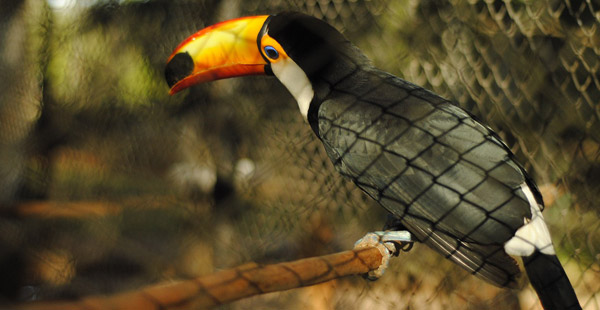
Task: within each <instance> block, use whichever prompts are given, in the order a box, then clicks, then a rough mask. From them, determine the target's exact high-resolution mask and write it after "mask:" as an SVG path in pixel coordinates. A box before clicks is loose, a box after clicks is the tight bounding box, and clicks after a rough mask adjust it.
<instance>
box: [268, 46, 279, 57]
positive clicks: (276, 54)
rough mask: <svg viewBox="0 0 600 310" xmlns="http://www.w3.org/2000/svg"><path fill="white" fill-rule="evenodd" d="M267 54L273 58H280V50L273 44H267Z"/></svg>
mask: <svg viewBox="0 0 600 310" xmlns="http://www.w3.org/2000/svg"><path fill="white" fill-rule="evenodd" d="M265 54H266V55H267V57H269V58H271V59H277V58H279V52H278V51H277V50H276V49H275V48H274V47H272V46H271V45H267V46H265Z"/></svg>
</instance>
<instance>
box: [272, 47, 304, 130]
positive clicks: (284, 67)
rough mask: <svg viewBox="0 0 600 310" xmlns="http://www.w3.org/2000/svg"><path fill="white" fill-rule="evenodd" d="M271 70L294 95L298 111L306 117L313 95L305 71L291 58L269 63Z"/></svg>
mask: <svg viewBox="0 0 600 310" xmlns="http://www.w3.org/2000/svg"><path fill="white" fill-rule="evenodd" d="M271 70H273V74H275V76H276V77H277V79H279V81H280V82H281V84H283V86H285V87H286V88H287V89H288V91H289V92H290V93H291V94H292V96H294V98H295V99H296V101H297V102H298V107H299V108H300V113H301V114H302V116H304V119H306V118H307V115H308V108H309V107H310V102H311V101H312V99H313V97H314V95H315V92H314V90H313V88H312V85H311V84H310V81H309V80H308V77H307V76H306V73H304V71H302V69H300V66H298V64H296V62H295V61H293V60H292V59H291V58H285V59H281V60H279V61H277V62H275V63H271Z"/></svg>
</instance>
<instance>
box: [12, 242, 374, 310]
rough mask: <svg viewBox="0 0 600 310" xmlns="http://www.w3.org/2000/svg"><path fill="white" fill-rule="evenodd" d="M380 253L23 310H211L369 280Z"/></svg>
mask: <svg viewBox="0 0 600 310" xmlns="http://www.w3.org/2000/svg"><path fill="white" fill-rule="evenodd" d="M381 259H382V256H381V253H380V251H379V250H378V249H377V248H374V247H369V248H363V249H357V250H352V251H344V252H339V253H335V254H330V255H325V256H319V257H312V258H306V259H301V260H297V261H292V262H285V263H279V264H271V265H265V266H260V265H257V264H254V263H251V264H246V265H242V266H239V267H237V268H233V269H228V270H223V271H219V272H215V273H213V274H210V275H206V276H202V277H198V278H195V279H190V280H182V281H176V282H169V283H163V284H158V285H153V286H149V287H146V288H142V289H140V290H137V291H132V292H126V293H120V294H116V295H112V296H94V297H85V298H82V299H80V300H77V301H53V302H44V301H40V302H32V303H27V304H21V305H19V306H18V307H17V309H22V310H58V309H60V310H82V309H86V310H88V309H189V308H194V309H196V308H210V307H213V306H216V305H220V304H225V303H229V302H232V301H235V300H239V299H242V298H247V297H250V296H254V295H260V294H265V293H270V292H276V291H284V290H288V289H292V288H298V287H303V286H310V285H314V284H318V283H322V282H325V281H329V280H332V279H336V278H340V277H344V276H349V275H359V274H365V273H367V272H369V271H371V270H375V269H377V268H379V265H380V264H381Z"/></svg>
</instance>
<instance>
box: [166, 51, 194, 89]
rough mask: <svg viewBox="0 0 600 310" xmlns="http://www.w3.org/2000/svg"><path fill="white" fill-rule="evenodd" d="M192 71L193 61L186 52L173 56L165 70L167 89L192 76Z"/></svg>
mask: <svg viewBox="0 0 600 310" xmlns="http://www.w3.org/2000/svg"><path fill="white" fill-rule="evenodd" d="M193 71H194V60H192V57H191V56H190V54H188V53H187V52H186V53H179V54H176V55H175V56H173V58H171V61H169V62H168V63H167V67H166V68H165V79H166V80H167V84H168V85H169V88H171V87H173V85H175V84H176V83H177V82H179V81H181V80H183V79H184V78H186V77H187V76H189V75H190V74H192V72H193Z"/></svg>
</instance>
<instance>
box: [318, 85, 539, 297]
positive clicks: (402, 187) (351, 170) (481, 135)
mask: <svg viewBox="0 0 600 310" xmlns="http://www.w3.org/2000/svg"><path fill="white" fill-rule="evenodd" d="M377 85H378V86H377V87H375V88H373V89H371V90H369V91H368V92H366V93H363V94H356V93H355V94H349V93H336V92H332V94H331V95H330V97H329V99H328V100H326V101H324V102H323V103H322V105H321V107H320V109H319V134H320V136H321V139H322V140H323V143H324V145H325V148H326V150H327V153H328V155H329V156H330V158H331V159H332V161H333V162H334V165H335V166H336V169H337V170H338V171H339V172H340V173H342V174H343V175H345V176H348V177H350V178H351V179H352V180H353V181H354V182H355V183H356V184H357V185H358V186H359V187H360V188H361V189H363V190H364V191H365V192H366V193H367V194H369V195H370V196H371V197H373V198H374V199H375V200H377V201H378V202H379V203H380V204H381V205H382V206H384V207H385V208H386V209H387V210H388V211H390V212H391V213H392V214H394V215H395V216H396V217H398V218H399V219H400V220H401V221H402V222H403V223H404V224H405V226H406V227H407V228H408V229H409V230H411V232H412V233H413V234H415V235H416V236H417V238H418V239H420V240H422V241H423V242H425V243H427V244H428V245H429V246H431V247H432V248H434V249H436V250H437V251H438V252H440V253H442V254H444V255H445V256H447V257H451V258H452V260H454V261H455V262H457V263H459V265H461V266H463V267H465V268H466V269H467V270H469V271H471V272H473V273H479V274H480V276H482V277H483V278H486V279H487V280H488V281H490V282H492V283H495V284H497V285H506V284H507V281H506V279H507V278H511V279H512V277H513V275H514V274H517V273H518V268H517V267H516V265H515V263H514V260H513V259H512V258H510V257H509V256H508V255H506V254H505V253H504V251H502V246H503V245H504V243H505V242H506V241H508V240H509V239H510V238H512V237H513V236H514V233H515V231H516V230H517V229H518V228H519V227H521V226H523V224H524V219H525V218H531V212H530V205H529V203H528V201H527V198H526V197H525V195H524V194H523V192H522V190H521V185H522V184H523V183H524V182H525V179H526V177H525V175H524V172H523V170H522V169H521V168H520V167H519V166H518V164H516V163H515V162H514V161H513V159H512V154H511V153H510V151H509V150H508V148H506V147H505V146H504V144H503V143H502V142H501V141H500V140H499V139H497V138H496V136H495V135H494V134H493V132H491V130H489V129H488V128H486V127H485V126H483V125H481V124H480V123H478V122H477V121H476V120H474V119H473V118H472V117H471V116H470V115H468V113H466V112H465V111H463V110H462V109H460V108H458V107H456V106H454V105H452V104H451V103H449V102H447V101H446V100H444V99H443V98H441V97H438V96H437V95H435V94H433V93H431V92H428V91H426V90H424V89H422V88H418V87H416V86H414V85H412V84H409V83H408V82H405V81H402V80H400V79H387V80H385V82H383V83H379V84H377ZM496 267H497V268H496ZM496 269H498V270H500V271H498V270H496ZM484 272H485V273H487V275H483V274H482V273H484ZM500 274H502V275H503V276H499V275H500Z"/></svg>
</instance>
